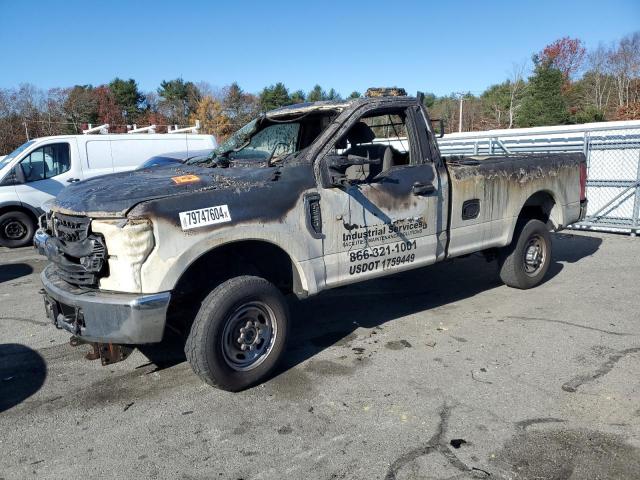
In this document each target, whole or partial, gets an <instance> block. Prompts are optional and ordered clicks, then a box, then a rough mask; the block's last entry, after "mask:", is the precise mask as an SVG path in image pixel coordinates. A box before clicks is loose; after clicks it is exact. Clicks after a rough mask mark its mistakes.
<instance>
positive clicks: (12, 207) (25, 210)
mask: <svg viewBox="0 0 640 480" xmlns="http://www.w3.org/2000/svg"><path fill="white" fill-rule="evenodd" d="M7 212H22V213H26V214H27V215H29V217H30V218H31V220H33V223H34V224H35V225H36V226H37V225H38V217H37V216H36V215H35V214H34V213H33V212H32V211H31V210H30V209H28V208H26V207H23V206H21V205H7V206H5V207H0V215H4V214H5V213H7Z"/></svg>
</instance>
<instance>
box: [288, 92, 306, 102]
mask: <svg viewBox="0 0 640 480" xmlns="http://www.w3.org/2000/svg"><path fill="white" fill-rule="evenodd" d="M289 100H290V101H291V103H304V101H305V95H304V92H303V91H302V90H296V91H295V92H293V93H292V94H291V98H290V99H289Z"/></svg>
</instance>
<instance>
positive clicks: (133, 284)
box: [91, 219, 155, 292]
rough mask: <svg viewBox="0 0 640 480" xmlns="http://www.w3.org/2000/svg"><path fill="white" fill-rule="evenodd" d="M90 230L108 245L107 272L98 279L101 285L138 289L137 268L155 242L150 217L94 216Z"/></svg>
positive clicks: (110, 287) (138, 290)
mask: <svg viewBox="0 0 640 480" xmlns="http://www.w3.org/2000/svg"><path fill="white" fill-rule="evenodd" d="M91 231H92V232H94V233H98V234H101V235H102V236H103V238H104V240H105V244H106V246H107V253H108V262H109V276H108V277H103V278H102V279H100V288H102V289H104V290H114V291H120V292H141V291H142V285H141V280H140V268H141V266H142V264H143V263H144V262H145V260H146V259H147V257H148V256H149V254H150V253H151V251H152V250H153V247H154V246H155V241H154V237H153V224H152V223H151V220H149V219H119V220H93V221H92V222H91Z"/></svg>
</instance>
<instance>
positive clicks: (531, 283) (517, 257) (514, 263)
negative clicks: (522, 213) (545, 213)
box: [498, 219, 551, 289]
mask: <svg viewBox="0 0 640 480" xmlns="http://www.w3.org/2000/svg"><path fill="white" fill-rule="evenodd" d="M550 263H551V235H549V230H548V229H547V225H546V224H545V223H543V222H541V221H540V220H536V219H530V220H524V221H519V222H518V224H517V225H516V231H515V233H514V238H513V241H512V242H511V244H510V245H509V246H507V247H504V248H503V249H502V250H501V251H500V253H499V255H498V265H499V267H500V279H501V280H502V281H503V282H504V283H505V284H507V285H509V286H510V287H513V288H520V289H527V288H533V287H535V286H537V285H538V284H540V282H542V280H543V278H544V276H545V274H546V273H547V270H549V265H550Z"/></svg>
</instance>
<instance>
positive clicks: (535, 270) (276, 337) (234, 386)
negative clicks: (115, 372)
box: [35, 92, 586, 390]
mask: <svg viewBox="0 0 640 480" xmlns="http://www.w3.org/2000/svg"><path fill="white" fill-rule="evenodd" d="M378 93H379V92H378ZM585 181H586V165H585V158H584V156H583V155H582V154H573V153H571V154H535V155H533V154H532V155H507V156H491V157H449V158H444V157H442V156H441V155H440V153H439V151H438V145H437V143H436V138H435V134H434V129H433V128H432V125H431V122H430V119H429V116H428V113H427V111H426V110H425V108H424V107H423V105H422V102H421V101H420V99H419V98H413V97H409V96H406V95H400V96H389V95H385V94H384V92H383V94H379V95H377V96H368V97H366V98H359V99H355V100H349V101H339V102H317V103H308V104H299V105H292V106H288V107H283V108H280V109H277V110H274V111H271V112H268V113H266V114H263V115H261V116H259V117H258V118H256V119H255V120H253V121H252V122H250V123H249V124H248V125H246V126H245V127H243V128H241V129H240V130H239V131H238V132H236V133H235V134H234V135H233V136H231V137H230V138H229V140H228V141H227V142H225V143H223V144H222V145H220V146H219V147H218V148H217V149H216V150H215V151H214V152H213V153H212V154H211V155H209V156H207V157H204V158H202V157H201V158H198V159H196V161H194V162H187V163H186V164H181V165H170V166H165V167H156V168H152V169H143V170H139V171H134V172H126V173H117V174H113V175H107V176H103V177H100V178H94V179H90V180H87V181H84V182H81V183H78V184H76V185H71V186H70V187H68V188H67V189H65V190H64V191H63V192H62V193H61V194H60V195H59V196H58V197H57V199H56V200H55V202H54V203H53V205H52V206H51V209H50V211H49V212H48V213H47V214H46V216H45V217H43V218H42V219H41V228H40V229H39V230H38V232H37V234H36V238H35V245H36V247H37V248H38V249H39V250H40V252H41V253H43V254H44V255H46V256H47V257H48V258H49V260H50V263H49V264H48V265H47V267H46V268H45V270H44V271H43V273H42V282H43V284H44V297H45V306H46V310H47V314H48V316H49V317H50V318H51V319H52V321H53V322H54V324H55V325H56V326H57V327H59V328H63V329H65V330H68V331H69V332H70V333H71V334H72V335H73V336H74V339H75V341H84V342H90V343H94V346H97V351H98V353H99V354H100V355H102V356H103V363H108V362H111V361H114V360H118V359H119V358H120V357H121V356H122V355H121V353H122V351H124V350H123V349H124V348H130V347H132V346H135V345H140V344H148V343H156V342H160V341H162V340H163V336H164V335H165V332H166V331H167V329H168V328H171V329H172V330H177V331H179V332H183V333H184V335H185V336H186V346H185V352H186V356H187V358H188V360H189V362H190V363H191V365H192V367H193V370H194V371H195V373H197V374H198V375H199V376H200V377H201V378H202V379H203V380H204V381H206V382H208V383H209V384H211V385H214V386H217V387H219V388H222V389H226V390H240V389H243V388H246V387H249V386H251V385H254V384H256V383H258V382H261V381H263V380H265V379H266V378H268V376H269V374H270V373H271V372H272V371H273V369H274V367H275V366H276V364H277V362H278V359H279V358H280V357H281V356H282V354H283V352H284V351H285V345H286V342H287V332H288V330H289V324H290V319H289V314H288V310H287V302H286V301H285V296H286V295H288V294H291V295H292V296H296V297H298V298H300V299H303V298H305V297H308V296H311V295H315V294H317V293H318V292H321V291H322V290H325V289H329V288H333V287H337V286H342V285H347V284H350V283H355V282H361V281H363V280H367V279H371V278H375V277H380V276H383V275H390V274H393V273H396V272H400V271H403V270H408V269H413V268H419V267H424V266H426V265H430V264H433V263H435V262H441V261H443V260H446V259H449V258H453V257H460V256H463V255H468V254H471V253H474V252H483V253H484V254H486V256H487V257H488V258H490V259H495V261H496V262H497V264H498V266H499V275H500V277H501V278H502V280H503V281H504V283H506V284H507V285H509V286H511V287H515V288H531V287H534V286H536V285H537V284H539V283H540V282H541V280H542V279H543V277H544V275H545V272H546V271H547V269H548V267H549V262H550V259H551V242H550V235H549V231H550V230H560V229H562V228H564V227H565V226H567V225H569V224H571V223H573V222H576V221H578V220H579V219H581V218H582V217H583V215H584V212H585V208H586V199H585ZM425 274H427V273H425ZM118 352H120V353H118Z"/></svg>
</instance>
